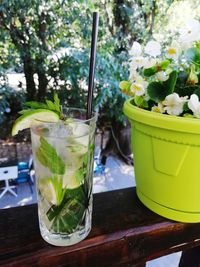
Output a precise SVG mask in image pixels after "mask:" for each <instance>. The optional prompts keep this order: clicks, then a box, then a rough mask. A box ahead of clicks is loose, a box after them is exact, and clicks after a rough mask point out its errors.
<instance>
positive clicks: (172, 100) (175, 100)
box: [162, 93, 187, 116]
mask: <svg viewBox="0 0 200 267" xmlns="http://www.w3.org/2000/svg"><path fill="white" fill-rule="evenodd" d="M186 101H187V96H186V97H180V96H179V95H178V94H177V93H173V94H170V95H168V96H166V98H165V100H164V101H163V102H162V104H163V105H164V106H165V107H164V110H165V111H167V113H168V114H169V115H174V116H178V115H180V114H181V113H182V112H183V105H184V103H185V102H186Z"/></svg>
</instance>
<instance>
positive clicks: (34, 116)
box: [12, 109, 59, 136]
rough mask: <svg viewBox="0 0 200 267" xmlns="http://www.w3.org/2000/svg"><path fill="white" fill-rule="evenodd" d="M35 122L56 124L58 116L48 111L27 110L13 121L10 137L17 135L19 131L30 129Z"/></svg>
mask: <svg viewBox="0 0 200 267" xmlns="http://www.w3.org/2000/svg"><path fill="white" fill-rule="evenodd" d="M36 120H37V121H40V122H57V121H59V115H58V114H57V113H56V112H54V111H51V110H48V109H35V110H28V111H26V112H25V113H24V114H23V115H22V116H20V117H19V118H18V119H17V120H16V121H15V123H14V125H13V128H12V136H14V135H16V134H18V132H19V131H21V130H24V129H27V128H30V126H31V125H32V124H33V123H34V121H36Z"/></svg>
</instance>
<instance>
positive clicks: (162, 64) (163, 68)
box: [159, 60, 170, 70]
mask: <svg viewBox="0 0 200 267" xmlns="http://www.w3.org/2000/svg"><path fill="white" fill-rule="evenodd" d="M169 64H170V61H169V60H164V61H162V62H160V64H159V66H160V68H161V70H166V69H167V67H168V66H169Z"/></svg>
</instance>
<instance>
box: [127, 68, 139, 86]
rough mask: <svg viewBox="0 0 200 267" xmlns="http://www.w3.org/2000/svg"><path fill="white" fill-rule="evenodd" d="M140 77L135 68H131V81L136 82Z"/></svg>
mask: <svg viewBox="0 0 200 267" xmlns="http://www.w3.org/2000/svg"><path fill="white" fill-rule="evenodd" d="M138 75H139V74H138V73H137V71H136V69H135V67H130V75H129V80H130V81H131V82H133V81H135V80H136V78H137V77H138Z"/></svg>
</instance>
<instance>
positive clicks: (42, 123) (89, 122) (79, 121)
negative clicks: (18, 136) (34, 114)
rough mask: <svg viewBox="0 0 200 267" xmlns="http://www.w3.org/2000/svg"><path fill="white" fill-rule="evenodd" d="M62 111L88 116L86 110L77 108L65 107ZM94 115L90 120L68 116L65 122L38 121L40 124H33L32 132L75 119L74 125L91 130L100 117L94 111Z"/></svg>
mask: <svg viewBox="0 0 200 267" xmlns="http://www.w3.org/2000/svg"><path fill="white" fill-rule="evenodd" d="M61 110H62V111H63V110H69V112H70V111H72V112H73V111H75V112H76V111H78V112H80V114H81V112H83V114H84V115H86V113H87V110H86V109H81V108H75V107H64V108H62V109H61ZM92 115H93V116H92V117H91V118H90V119H78V118H76V117H75V116H74V117H73V116H69V117H67V116H66V118H65V119H64V120H58V121H56V122H52V121H43V120H39V119H36V120H35V122H38V123H36V124H34V123H33V124H32V125H31V126H30V130H31V132H35V129H36V128H37V127H40V126H41V127H45V125H46V127H48V126H53V125H56V124H59V123H63V124H64V123H65V121H66V120H67V119H73V118H74V119H75V121H73V123H74V124H76V125H80V124H85V125H88V126H89V128H90V126H91V125H93V126H94V125H95V123H96V121H97V117H98V112H97V111H93V112H92ZM95 128H96V127H94V129H95ZM90 129H92V128H90ZM89 132H90V131H89ZM88 134H89V133H85V134H81V135H78V136H74V138H75V139H76V138H80V137H83V136H85V135H88ZM37 135H39V136H40V135H41V136H42V134H37ZM49 137H51V138H59V139H66V137H58V136H54V135H50V136H49ZM68 137H69V136H68Z"/></svg>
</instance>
